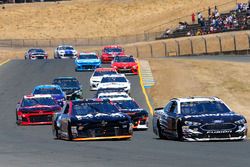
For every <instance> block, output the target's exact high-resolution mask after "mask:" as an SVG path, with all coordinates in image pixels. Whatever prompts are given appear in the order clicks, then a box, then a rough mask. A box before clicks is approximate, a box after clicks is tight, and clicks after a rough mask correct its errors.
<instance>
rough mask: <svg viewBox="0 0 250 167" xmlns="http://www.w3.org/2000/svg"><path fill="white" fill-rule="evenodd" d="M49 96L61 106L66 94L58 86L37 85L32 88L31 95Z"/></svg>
mask: <svg viewBox="0 0 250 167" xmlns="http://www.w3.org/2000/svg"><path fill="white" fill-rule="evenodd" d="M43 94H49V95H51V96H52V97H53V98H54V99H55V100H56V101H57V102H58V104H59V105H60V106H63V105H64V103H65V101H66V94H65V93H64V92H63V91H62V89H61V87H60V86H58V85H38V86H36V87H35V88H34V90H33V92H32V95H43Z"/></svg>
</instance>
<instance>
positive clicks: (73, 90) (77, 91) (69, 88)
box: [52, 77, 83, 100]
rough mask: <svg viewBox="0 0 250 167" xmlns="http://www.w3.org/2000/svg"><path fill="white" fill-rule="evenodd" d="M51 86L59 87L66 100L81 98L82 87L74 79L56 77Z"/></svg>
mask: <svg viewBox="0 0 250 167" xmlns="http://www.w3.org/2000/svg"><path fill="white" fill-rule="evenodd" d="M52 84H53V85H59V86H60V87H61V88H62V90H63V92H64V93H65V94H66V96H67V99H68V100H75V99H82V98H83V92H82V85H80V82H79V81H78V80H77V79H76V78H75V77H58V78H55V79H54V80H53V82H52Z"/></svg>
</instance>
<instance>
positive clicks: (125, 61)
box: [111, 56, 138, 74]
mask: <svg viewBox="0 0 250 167" xmlns="http://www.w3.org/2000/svg"><path fill="white" fill-rule="evenodd" d="M111 67H112V68H115V69H116V70H117V71H118V72H120V73H132V74H138V64H137V62H136V61H135V59H134V58H133V56H116V57H115V58H114V60H113V61H112V63H111Z"/></svg>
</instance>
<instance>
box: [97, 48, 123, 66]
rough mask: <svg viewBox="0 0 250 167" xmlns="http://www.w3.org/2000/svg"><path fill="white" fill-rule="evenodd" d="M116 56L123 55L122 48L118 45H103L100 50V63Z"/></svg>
mask: <svg viewBox="0 0 250 167" xmlns="http://www.w3.org/2000/svg"><path fill="white" fill-rule="evenodd" d="M116 56H124V49H123V48H122V47H121V46H118V45H110V46H105V47H104V48H103V50H102V55H101V60H102V63H109V62H111V61H112V60H113V59H114V57H116Z"/></svg>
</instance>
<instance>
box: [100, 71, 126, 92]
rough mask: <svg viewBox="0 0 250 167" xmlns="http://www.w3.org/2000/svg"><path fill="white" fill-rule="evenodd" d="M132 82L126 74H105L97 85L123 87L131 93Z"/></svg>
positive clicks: (106, 87)
mask: <svg viewBox="0 0 250 167" xmlns="http://www.w3.org/2000/svg"><path fill="white" fill-rule="evenodd" d="M130 85H131V84H130V82H129V80H128V79H127V78H126V77H125V75H124V74H114V75H104V76H103V77H102V79H101V82H100V83H99V84H98V86H97V90H98V89H108V88H122V89H124V91H125V92H127V93H128V94H129V93H130V87H131V86H130Z"/></svg>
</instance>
